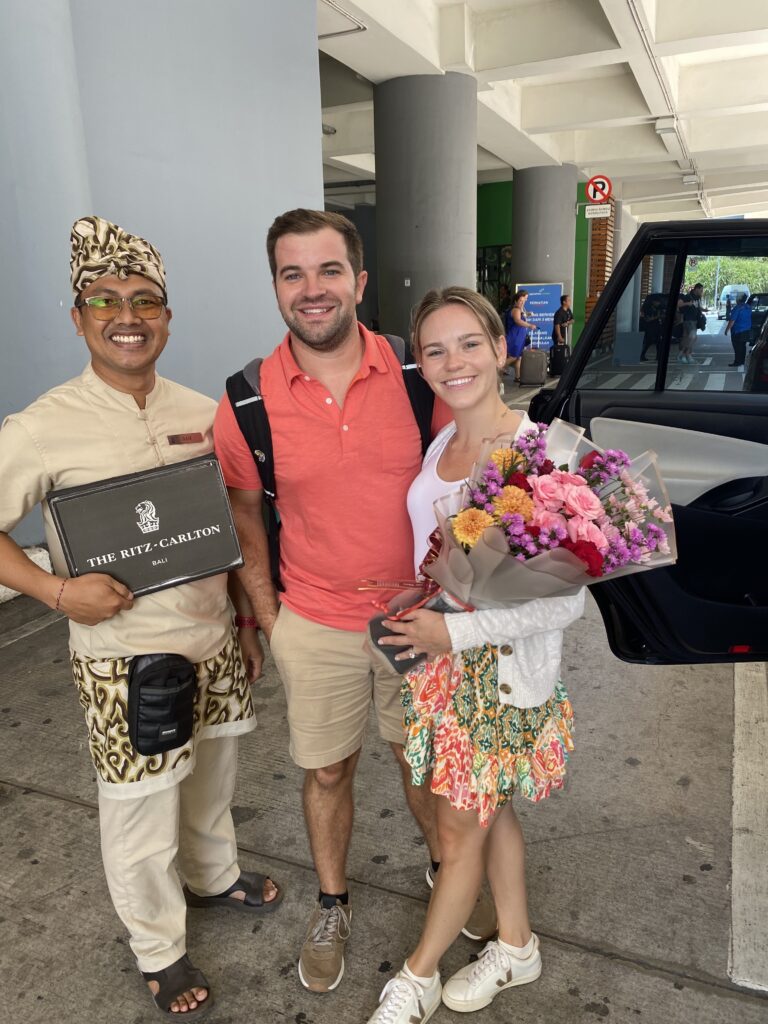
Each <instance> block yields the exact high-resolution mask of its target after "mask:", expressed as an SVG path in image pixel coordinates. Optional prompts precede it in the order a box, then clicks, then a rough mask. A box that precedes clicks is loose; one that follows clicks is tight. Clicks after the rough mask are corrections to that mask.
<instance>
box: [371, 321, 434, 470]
mask: <svg viewBox="0 0 768 1024" xmlns="http://www.w3.org/2000/svg"><path fill="white" fill-rule="evenodd" d="M382 337H384V338H386V340H387V342H388V343H389V345H390V347H391V348H392V351H393V352H394V353H395V355H396V356H397V358H398V361H399V363H400V366H401V368H402V371H403V383H404V384H405V390H406V391H407V392H408V398H409V399H410V402H411V409H413V416H414V419H415V420H416V425H417V426H418V428H419V434H420V435H421V454H422V455H424V454H426V451H427V448H429V446H430V443H431V441H432V411H433V409H434V407H435V393H434V391H433V390H432V388H431V387H430V386H429V384H427V382H426V381H425V380H424V378H423V377H422V376H421V374H420V373H419V371H418V368H417V366H416V362H415V360H414V358H413V353H412V352H411V346H410V345H409V344H408V342H407V341H406V340H405V339H404V338H401V337H399V336H398V335H396V334H384V335H382Z"/></svg>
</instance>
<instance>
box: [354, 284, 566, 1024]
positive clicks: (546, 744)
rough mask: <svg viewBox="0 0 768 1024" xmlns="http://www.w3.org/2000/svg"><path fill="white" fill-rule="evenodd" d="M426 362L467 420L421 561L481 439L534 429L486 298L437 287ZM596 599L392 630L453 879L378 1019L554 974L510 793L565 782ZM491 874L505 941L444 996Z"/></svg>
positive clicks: (474, 1006) (440, 469)
mask: <svg viewBox="0 0 768 1024" xmlns="http://www.w3.org/2000/svg"><path fill="white" fill-rule="evenodd" d="M413 343H414V353H415V356H416V358H417V360H418V362H419V365H420V367H421V372H422V373H423V376H424V378H425V379H426V380H427V382H428V383H429V384H430V386H431V387H432V389H433V390H434V392H435V394H436V395H438V396H439V397H440V398H442V399H443V401H445V402H446V403H447V405H448V406H450V408H451V410H452V412H453V415H454V421H453V422H452V423H450V424H448V426H446V427H445V428H444V429H443V430H442V431H441V432H440V433H439V434H438V435H437V437H436V438H435V440H434V441H433V443H432V445H431V447H430V448H429V450H428V452H427V454H426V456H425V458H424V464H423V468H422V471H421V473H420V474H419V476H418V477H417V478H416V480H415V481H414V482H413V484H412V486H411V489H410V491H409V494H408V508H409V512H410V515H411V520H412V524H413V529H414V538H415V556H416V565H417V566H418V565H419V564H420V562H421V560H422V558H423V557H424V555H425V554H426V551H427V538H428V537H429V535H430V533H431V532H432V531H433V529H434V528H435V525H436V523H435V519H434V513H433V508H432V505H433V502H434V501H435V500H436V499H437V498H439V497H440V496H442V495H444V494H447V493H449V492H451V491H453V490H455V489H457V488H459V487H460V486H461V484H462V482H463V481H464V480H465V479H466V477H467V475H468V474H469V472H470V470H471V469H472V466H473V464H474V462H475V460H476V458H477V456H478V453H479V450H480V447H481V444H482V442H483V441H484V440H485V439H488V438H493V437H496V436H499V435H501V434H516V433H519V432H520V431H521V430H523V429H524V428H525V427H526V426H530V425H531V424H530V421H529V420H528V418H527V417H526V416H525V415H524V414H523V413H521V412H519V411H513V410H511V409H508V408H507V406H506V405H505V404H504V402H503V401H502V400H501V398H500V396H499V387H498V382H499V373H500V371H501V370H502V369H503V367H504V364H505V360H506V341H505V337H504V331H503V328H502V324H501V320H500V319H499V316H498V314H497V313H496V311H495V310H494V309H493V307H492V306H491V305H490V303H488V302H487V300H486V299H484V298H483V297H482V296H480V295H478V294H477V293H476V292H473V291H470V290H468V289H466V288H459V287H452V288H446V289H444V290H442V291H431V292H429V293H428V294H427V295H426V296H425V297H424V299H423V300H422V302H421V304H420V306H419V307H418V310H417V311H416V314H415V319H414V332H413ZM583 608H584V594H583V591H580V592H579V594H577V595H576V596H569V597H554V598H548V599H544V600H537V601H530V602H526V603H523V604H519V605H517V606H515V607H510V608H509V609H503V610H495V611H479V612H470V613H457V614H454V615H447V616H444V615H441V614H437V613H435V612H432V611H427V610H423V609H421V610H418V611H415V612H413V613H412V614H411V616H410V617H409V618H407V619H404V620H402V621H395V620H387V623H386V624H387V626H388V627H389V628H390V629H391V630H392V631H393V632H394V634H395V635H393V636H390V637H385V638H383V639H382V640H381V641H380V642H381V643H382V644H387V643H388V644H393V645H396V646H400V647H402V648H403V650H402V652H401V653H399V654H398V655H397V657H398V658H399V659H401V658H410V657H415V656H416V655H417V654H421V653H426V654H427V656H428V660H427V661H426V662H425V663H424V664H423V665H420V666H419V667H417V668H415V669H413V670H412V671H411V672H410V673H408V675H407V676H406V677H405V682H404V684H403V691H402V700H403V706H404V708H405V726H406V740H405V756H406V758H407V760H408V762H409V764H410V766H411V771H412V778H413V781H414V782H415V783H417V784H419V783H420V784H424V785H427V784H429V785H430V786H431V788H432V790H433V791H434V792H435V793H437V794H438V795H439V796H441V797H442V798H443V799H441V800H439V801H438V814H437V820H438V830H439V837H440V849H441V854H442V860H441V866H440V870H439V872H438V873H437V878H436V883H435V888H434V890H433V892H432V898H431V901H430V905H429V910H428V912H427V918H426V922H425V925H424V928H423V930H422V933H421V937H420V939H419V942H418V944H417V946H416V948H415V949H414V950H413V951H412V952H411V953H410V954H409V956H408V958H407V960H406V961H405V963H404V965H403V967H402V969H401V970H400V971H399V972H398V973H397V974H396V975H395V977H394V978H392V979H391V980H390V981H389V982H388V983H387V985H386V986H385V987H384V991H383V992H382V994H381V998H380V1005H379V1007H378V1009H377V1010H376V1011H375V1012H374V1014H373V1016H372V1017H371V1018H370V1021H369V1024H409V1022H410V1021H413V1020H418V1021H420V1022H424V1021H427V1020H428V1019H429V1018H430V1017H431V1016H432V1014H433V1013H434V1012H435V1010H436V1009H437V1008H438V1006H439V1005H440V1002H441V997H442V1001H443V1002H444V1003H445V1004H446V1005H447V1006H448V1007H450V1008H451V1009H452V1010H458V1011H461V1012H467V1011H471V1010H479V1009H481V1008H482V1007H484V1006H487V1005H488V1004H489V1003H490V1002H491V1001H492V1000H493V999H494V998H495V996H496V995H497V994H498V993H500V992H501V991H502V990H504V989H507V988H510V987H512V986H517V985H524V984H527V983H528V982H532V981H535V980H536V979H537V978H538V977H539V974H540V973H541V956H540V953H539V940H538V938H537V937H536V936H535V935H534V934H533V933H532V932H531V927H530V922H529V919H528V907H527V898H526V887H525V847H524V839H523V833H522V830H521V828H520V823H519V821H518V819H517V817H516V815H515V812H514V811H513V809H512V804H511V797H512V795H513V793H514V792H516V791H518V790H519V791H520V792H521V793H522V795H523V796H525V797H527V798H529V799H531V800H533V801H537V800H540V799H542V798H543V797H546V796H547V795H548V794H549V793H550V791H551V790H552V789H558V788H560V787H561V786H562V783H563V777H564V773H565V764H566V761H567V758H568V753H569V751H570V750H571V749H572V747H573V744H572V740H571V730H572V724H573V712H572V709H571V705H570V702H569V700H568V696H567V694H566V692H565V689H564V688H563V686H562V684H561V683H560V681H559V672H560V652H561V647H562V631H563V629H564V628H565V627H566V626H568V625H569V624H570V623H571V622H573V621H574V620H575V619H577V618H579V617H580V616H581V614H582V612H583ZM484 874H487V876H488V879H489V882H490V885H491V891H492V893H493V899H494V903H495V906H496V912H497V915H498V928H499V931H498V939H496V940H493V941H491V942H489V943H488V944H487V945H486V946H485V948H484V949H483V951H482V953H481V954H480V957H479V959H478V960H477V961H476V962H475V963H472V964H469V965H468V966H467V967H464V968H462V969H461V970H460V971H458V972H457V973H456V974H454V975H453V977H452V978H450V979H449V980H448V981H447V982H446V984H445V986H444V987H443V986H442V984H441V980H440V974H439V963H440V959H441V957H442V956H443V954H444V953H445V951H446V950H447V949H448V947H449V946H450V945H451V943H452V942H453V941H454V939H455V938H456V937H457V935H458V934H459V932H460V930H461V928H462V926H463V925H464V923H465V922H466V920H467V918H468V917H469V915H470V912H471V911H472V908H473V907H474V905H475V901H476V899H477V896H478V893H479V891H480V886H481V883H482V880H483V876H484Z"/></svg>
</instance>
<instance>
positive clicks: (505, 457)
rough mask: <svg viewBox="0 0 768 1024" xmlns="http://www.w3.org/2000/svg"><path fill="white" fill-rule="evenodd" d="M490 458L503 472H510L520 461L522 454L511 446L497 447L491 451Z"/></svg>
mask: <svg viewBox="0 0 768 1024" xmlns="http://www.w3.org/2000/svg"><path fill="white" fill-rule="evenodd" d="M490 459H491V462H493V463H495V464H496V466H497V468H498V469H499V470H501V472H502V473H509V471H510V470H511V469H514V468H515V466H517V465H519V463H520V456H519V455H518V454H517V452H515V451H512V449H511V448H497V449H496V451H495V452H491V455H490Z"/></svg>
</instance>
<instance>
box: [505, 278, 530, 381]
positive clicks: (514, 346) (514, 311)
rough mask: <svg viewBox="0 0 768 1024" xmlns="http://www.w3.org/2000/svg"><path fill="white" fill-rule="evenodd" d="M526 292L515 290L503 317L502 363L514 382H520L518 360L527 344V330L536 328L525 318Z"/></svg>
mask: <svg viewBox="0 0 768 1024" xmlns="http://www.w3.org/2000/svg"><path fill="white" fill-rule="evenodd" d="M527 298H528V292H527V291H525V289H521V290H520V291H519V292H515V294H514V296H513V298H512V305H511V306H510V308H509V309H508V310H507V313H506V316H505V317H504V334H505V336H506V339H507V359H506V363H505V364H504V370H505V372H508V371H509V368H510V367H511V368H512V370H513V372H514V375H515V383H516V384H519V383H520V360H521V358H522V355H523V349H524V348H525V346H526V345H527V344H528V331H533V330H535V329H536V325H535V324H532V323H529V322H528V321H527V320H526V319H525V315H524V314H525V300H526V299H527Z"/></svg>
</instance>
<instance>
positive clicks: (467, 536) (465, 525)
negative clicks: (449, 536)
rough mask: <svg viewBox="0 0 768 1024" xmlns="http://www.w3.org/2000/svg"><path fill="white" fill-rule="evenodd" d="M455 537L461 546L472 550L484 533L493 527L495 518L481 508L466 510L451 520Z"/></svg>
mask: <svg viewBox="0 0 768 1024" xmlns="http://www.w3.org/2000/svg"><path fill="white" fill-rule="evenodd" d="M451 526H452V527H453V535H454V537H455V538H456V540H457V541H458V542H459V544H463V545H464V547H465V548H472V547H474V546H475V544H477V542H478V541H479V540H480V538H481V537H482V535H483V531H484V530H486V529H488V527H489V526H493V517H492V516H491V515H490V514H489V513H488V512H484V511H483V510H482V509H481V508H465V509H464V510H463V511H461V512H459V513H457V514H456V515H455V516H454V517H453V519H452V520H451Z"/></svg>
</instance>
